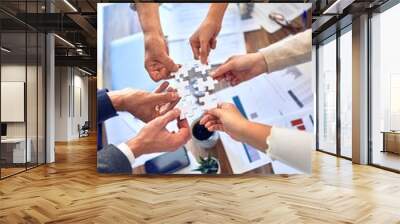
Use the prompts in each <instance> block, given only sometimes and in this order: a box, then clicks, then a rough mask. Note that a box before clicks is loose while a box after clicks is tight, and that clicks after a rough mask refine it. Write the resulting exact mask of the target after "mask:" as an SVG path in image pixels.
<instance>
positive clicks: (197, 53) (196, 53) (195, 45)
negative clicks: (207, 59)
mask: <svg viewBox="0 0 400 224" xmlns="http://www.w3.org/2000/svg"><path fill="white" fill-rule="evenodd" d="M190 46H191V47H192V52H193V58H194V59H195V60H199V56H200V51H199V48H200V42H198V41H197V40H195V39H194V37H192V38H190Z"/></svg>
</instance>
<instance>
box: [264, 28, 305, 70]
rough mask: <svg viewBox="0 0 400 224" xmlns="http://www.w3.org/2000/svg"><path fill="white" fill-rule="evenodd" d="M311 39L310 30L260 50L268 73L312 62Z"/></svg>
mask: <svg viewBox="0 0 400 224" xmlns="http://www.w3.org/2000/svg"><path fill="white" fill-rule="evenodd" d="M311 38H312V32H311V29H308V30H306V31H303V32H301V33H298V34H296V35H294V36H290V37H287V38H286V39H283V40H281V41H279V42H277V43H274V44H271V45H270V46H268V47H266V48H263V49H260V50H259V51H260V52H261V53H262V54H263V56H264V59H265V62H266V63H267V70H268V71H266V72H267V73H271V72H274V71H278V70H281V69H284V68H286V67H290V66H294V65H298V64H302V63H305V62H308V61H310V60H311V49H312V47H311Z"/></svg>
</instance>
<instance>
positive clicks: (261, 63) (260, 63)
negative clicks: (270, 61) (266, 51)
mask: <svg viewBox="0 0 400 224" xmlns="http://www.w3.org/2000/svg"><path fill="white" fill-rule="evenodd" d="M254 57H255V60H256V67H257V68H258V71H259V73H260V74H261V73H264V72H267V71H268V66H267V62H266V61H265V58H264V55H263V54H262V53H261V52H256V53H254Z"/></svg>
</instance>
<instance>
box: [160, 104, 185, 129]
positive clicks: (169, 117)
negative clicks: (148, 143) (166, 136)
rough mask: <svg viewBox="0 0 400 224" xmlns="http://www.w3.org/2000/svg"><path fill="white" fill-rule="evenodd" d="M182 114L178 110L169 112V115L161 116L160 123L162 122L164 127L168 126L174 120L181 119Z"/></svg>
mask: <svg viewBox="0 0 400 224" xmlns="http://www.w3.org/2000/svg"><path fill="white" fill-rule="evenodd" d="M180 114H181V111H180V110H179V109H177V108H175V109H173V110H170V111H168V112H167V113H165V114H164V115H161V116H160V117H159V119H160V121H161V125H162V127H165V126H167V124H168V123H169V122H171V121H173V120H175V119H176V118H178V117H179V115H180Z"/></svg>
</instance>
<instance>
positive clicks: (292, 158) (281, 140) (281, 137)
mask: <svg viewBox="0 0 400 224" xmlns="http://www.w3.org/2000/svg"><path fill="white" fill-rule="evenodd" d="M266 142H267V145H268V148H267V151H266V152H267V154H268V155H269V156H270V157H271V158H272V159H274V160H275V159H276V160H279V161H280V162H283V163H285V164H286V165H289V166H291V167H293V168H295V169H297V170H299V171H301V172H304V173H311V152H312V150H313V148H314V137H313V135H312V134H311V133H307V132H305V131H299V130H293V129H286V128H279V127H272V129H271V134H270V135H269V136H268V137H267V139H266Z"/></svg>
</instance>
